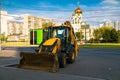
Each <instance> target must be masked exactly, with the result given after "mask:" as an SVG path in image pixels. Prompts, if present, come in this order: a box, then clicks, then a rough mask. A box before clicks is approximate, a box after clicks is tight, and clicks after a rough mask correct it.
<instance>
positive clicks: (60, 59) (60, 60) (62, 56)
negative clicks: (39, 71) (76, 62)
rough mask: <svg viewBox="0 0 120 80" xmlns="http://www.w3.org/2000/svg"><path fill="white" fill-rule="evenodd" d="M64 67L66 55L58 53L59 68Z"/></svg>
mask: <svg viewBox="0 0 120 80" xmlns="http://www.w3.org/2000/svg"><path fill="white" fill-rule="evenodd" d="M65 66H66V54H65V53H60V54H59V67H60V68H64V67H65Z"/></svg>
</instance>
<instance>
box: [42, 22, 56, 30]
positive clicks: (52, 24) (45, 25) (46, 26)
mask: <svg viewBox="0 0 120 80" xmlns="http://www.w3.org/2000/svg"><path fill="white" fill-rule="evenodd" d="M54 25H55V24H54V23H53V22H44V23H43V24H42V28H43V29H46V28H48V27H49V26H54Z"/></svg>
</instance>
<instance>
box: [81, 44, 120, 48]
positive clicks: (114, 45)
mask: <svg viewBox="0 0 120 80" xmlns="http://www.w3.org/2000/svg"><path fill="white" fill-rule="evenodd" d="M79 47H80V48H120V43H92V44H83V45H80V46H79Z"/></svg>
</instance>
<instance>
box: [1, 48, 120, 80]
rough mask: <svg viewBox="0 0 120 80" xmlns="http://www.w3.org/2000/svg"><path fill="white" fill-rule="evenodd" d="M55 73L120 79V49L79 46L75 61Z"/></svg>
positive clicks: (109, 79) (21, 49)
mask: <svg viewBox="0 0 120 80" xmlns="http://www.w3.org/2000/svg"><path fill="white" fill-rule="evenodd" d="M4 49H8V50H17V51H29V50H30V51H34V49H35V47H14V48H13V47H7V48H4ZM1 59H2V58H1ZM37 72H38V71H37ZM57 74H61V75H72V76H73V75H74V76H84V77H90V78H100V79H105V80H120V49H95V48H94V49H93V48H89V49H87V48H81V49H80V50H79V56H78V58H76V61H75V63H73V64H67V66H66V68H60V70H59V72H57ZM91 80H92V79H91Z"/></svg>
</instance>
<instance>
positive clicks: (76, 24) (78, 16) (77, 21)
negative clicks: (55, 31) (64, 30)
mask: <svg viewBox="0 0 120 80" xmlns="http://www.w3.org/2000/svg"><path fill="white" fill-rule="evenodd" d="M71 23H72V26H73V28H74V32H79V31H80V28H81V25H82V10H81V9H80V7H79V6H78V8H76V9H75V10H74V12H73V14H72V22H71Z"/></svg>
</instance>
